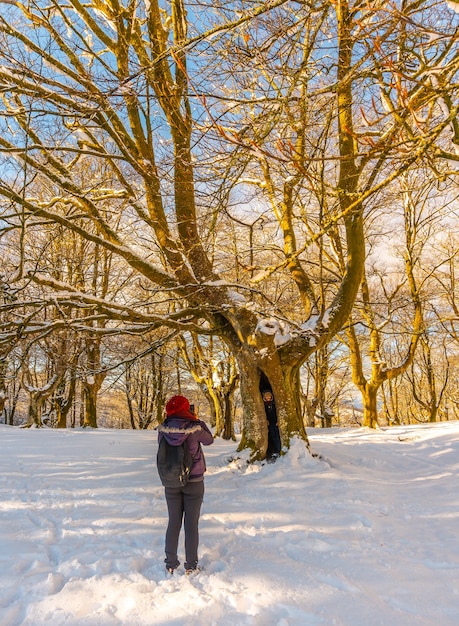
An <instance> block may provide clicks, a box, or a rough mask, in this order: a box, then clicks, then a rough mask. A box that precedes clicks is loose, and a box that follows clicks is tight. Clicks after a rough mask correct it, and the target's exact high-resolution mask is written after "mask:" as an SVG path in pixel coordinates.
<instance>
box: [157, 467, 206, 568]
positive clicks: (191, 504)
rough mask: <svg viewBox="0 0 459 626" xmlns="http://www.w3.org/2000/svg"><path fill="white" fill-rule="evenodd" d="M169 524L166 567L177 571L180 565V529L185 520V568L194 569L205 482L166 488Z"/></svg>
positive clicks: (196, 558) (196, 559)
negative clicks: (178, 554)
mask: <svg viewBox="0 0 459 626" xmlns="http://www.w3.org/2000/svg"><path fill="white" fill-rule="evenodd" d="M165 494H166V502H167V510H168V512H169V524H168V526H167V531H166V558H165V563H166V567H171V568H172V569H175V568H176V567H178V566H179V565H180V561H179V560H178V557H177V549H178V542H179V535H180V529H181V528H182V520H183V518H184V517H185V519H184V528H185V558H186V560H185V568H186V569H193V568H195V567H196V565H197V563H198V545H199V531H198V523H199V515H200V513H201V504H202V500H203V498H204V481H203V480H201V481H199V482H196V483H188V484H187V485H185V487H182V488H179V489H175V488H174V489H171V488H170V487H165Z"/></svg>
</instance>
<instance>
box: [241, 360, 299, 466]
mask: <svg viewBox="0 0 459 626" xmlns="http://www.w3.org/2000/svg"><path fill="white" fill-rule="evenodd" d="M257 352H258V353H260V351H257ZM261 354H263V355H264V356H263V357H262V358H261V359H258V360H257V359H256V358H255V356H254V353H251V352H250V351H248V350H245V351H241V352H240V353H239V355H237V357H236V358H237V363H238V367H239V372H240V390H241V397H242V407H243V430H242V439H241V443H240V446H239V449H240V450H242V449H244V448H250V449H251V450H252V460H260V459H264V458H265V456H266V451H267V447H268V428H267V420H266V413H265V406H264V402H263V399H262V396H261V391H263V389H261V388H260V382H261V380H263V383H264V384H267V385H268V387H270V388H271V391H272V393H273V396H274V401H275V404H276V410H277V419H278V426H279V432H280V436H281V442H282V446H283V448H285V449H287V448H288V447H289V446H290V438H291V437H292V436H298V437H300V438H301V439H303V440H304V441H305V443H306V444H308V439H307V435H306V430H305V428H304V423H303V417H302V412H301V403H300V380H299V368H298V367H296V366H289V365H286V364H285V363H282V362H281V359H280V356H279V353H278V352H274V353H271V354H270V355H269V356H267V355H266V353H263V351H261Z"/></svg>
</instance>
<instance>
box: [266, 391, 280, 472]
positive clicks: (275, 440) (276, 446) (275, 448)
mask: <svg viewBox="0 0 459 626" xmlns="http://www.w3.org/2000/svg"><path fill="white" fill-rule="evenodd" d="M262 397H263V402H264V403H265V413H266V419H267V421H268V450H267V451H266V459H267V460H268V461H275V460H276V459H277V457H278V456H279V454H280V451H281V448H282V443H281V438H280V433H279V427H278V425H277V410H276V403H275V402H274V396H273V394H272V391H269V389H266V390H265V391H263V393H262Z"/></svg>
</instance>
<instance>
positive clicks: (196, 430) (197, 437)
mask: <svg viewBox="0 0 459 626" xmlns="http://www.w3.org/2000/svg"><path fill="white" fill-rule="evenodd" d="M163 437H165V438H166V441H167V443H168V444H170V445H171V446H179V445H180V444H182V443H183V442H184V441H185V439H186V440H187V443H188V446H189V448H190V452H191V456H192V457H193V467H192V468H191V473H190V478H189V480H190V481H191V482H193V481H198V480H202V479H203V476H204V472H205V471H206V459H205V457H204V453H203V451H202V448H201V446H200V444H201V443H202V444H204V445H205V446H210V444H211V443H213V441H214V437H213V435H212V433H211V432H210V430H209V428H208V427H207V424H205V423H204V422H203V421H202V420H199V419H190V418H189V417H185V416H183V415H180V414H175V415H168V416H167V418H166V419H165V420H164V422H163V423H162V424H161V425H160V426H159V427H158V443H160V442H161V439H162V438H163Z"/></svg>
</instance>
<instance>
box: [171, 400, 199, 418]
mask: <svg viewBox="0 0 459 626" xmlns="http://www.w3.org/2000/svg"><path fill="white" fill-rule="evenodd" d="M166 415H167V416H168V417H169V416H170V415H180V417H188V418H189V419H196V416H195V415H193V413H191V411H190V402H189V401H188V399H187V398H185V396H172V398H171V399H170V400H169V401H168V403H167V404H166Z"/></svg>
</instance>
